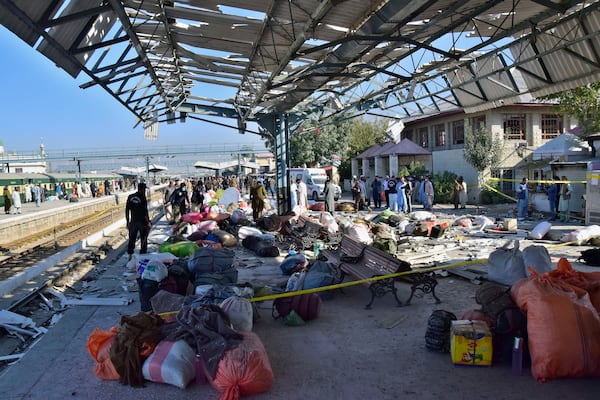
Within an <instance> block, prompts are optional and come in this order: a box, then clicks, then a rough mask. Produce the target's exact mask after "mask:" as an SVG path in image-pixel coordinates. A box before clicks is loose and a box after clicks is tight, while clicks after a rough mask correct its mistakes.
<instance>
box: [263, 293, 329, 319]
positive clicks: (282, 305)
mask: <svg viewBox="0 0 600 400" xmlns="http://www.w3.org/2000/svg"><path fill="white" fill-rule="evenodd" d="M322 304H323V300H321V298H320V297H319V296H318V295H317V294H316V293H305V294H301V295H296V296H291V297H280V298H278V299H275V301H273V310H272V315H273V318H275V319H277V318H280V317H286V316H287V315H288V314H289V313H290V312H292V310H293V311H295V312H296V313H297V314H298V315H299V316H300V318H302V319H303V320H304V321H310V320H313V319H315V318H317V317H318V316H319V313H320V312H321V305H322Z"/></svg>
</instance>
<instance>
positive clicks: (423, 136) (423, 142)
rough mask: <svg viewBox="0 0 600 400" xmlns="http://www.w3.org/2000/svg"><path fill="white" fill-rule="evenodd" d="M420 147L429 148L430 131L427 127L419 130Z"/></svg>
mask: <svg viewBox="0 0 600 400" xmlns="http://www.w3.org/2000/svg"><path fill="white" fill-rule="evenodd" d="M419 146H421V147H423V148H424V149H428V148H429V131H428V130H427V127H424V128H419Z"/></svg>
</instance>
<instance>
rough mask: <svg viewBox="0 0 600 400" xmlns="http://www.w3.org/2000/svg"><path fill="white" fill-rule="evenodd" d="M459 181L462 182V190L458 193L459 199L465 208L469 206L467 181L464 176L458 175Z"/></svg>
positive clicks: (461, 206) (461, 205)
mask: <svg viewBox="0 0 600 400" xmlns="http://www.w3.org/2000/svg"><path fill="white" fill-rule="evenodd" d="M458 183H460V192H459V193H458V200H459V202H460V208H462V209H463V210H464V209H465V208H467V182H465V180H464V178H463V177H462V176H460V177H458Z"/></svg>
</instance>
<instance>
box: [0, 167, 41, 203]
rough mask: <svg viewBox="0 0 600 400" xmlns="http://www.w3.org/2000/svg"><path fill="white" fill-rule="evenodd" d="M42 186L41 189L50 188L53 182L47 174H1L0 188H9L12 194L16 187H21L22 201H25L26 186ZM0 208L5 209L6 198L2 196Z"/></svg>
mask: <svg viewBox="0 0 600 400" xmlns="http://www.w3.org/2000/svg"><path fill="white" fill-rule="evenodd" d="M38 183H39V184H40V187H42V186H43V187H48V188H49V187H50V186H51V180H50V177H49V176H48V175H46V174H38V173H8V174H0V188H1V189H2V192H4V188H5V187H8V188H9V189H10V192H11V193H12V192H13V191H14V190H15V188H16V187H19V191H20V193H21V201H22V202H24V201H25V185H30V186H34V185H37V184H38ZM0 207H4V196H0Z"/></svg>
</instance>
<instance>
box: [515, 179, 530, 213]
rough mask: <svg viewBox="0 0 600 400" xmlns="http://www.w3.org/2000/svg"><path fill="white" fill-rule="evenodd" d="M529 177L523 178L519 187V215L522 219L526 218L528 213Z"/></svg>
mask: <svg viewBox="0 0 600 400" xmlns="http://www.w3.org/2000/svg"><path fill="white" fill-rule="evenodd" d="M528 182H529V179H527V178H523V180H522V181H521V183H519V187H518V188H517V217H518V218H520V219H521V220H523V219H525V218H526V217H527V215H528V208H529V186H528Z"/></svg>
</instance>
